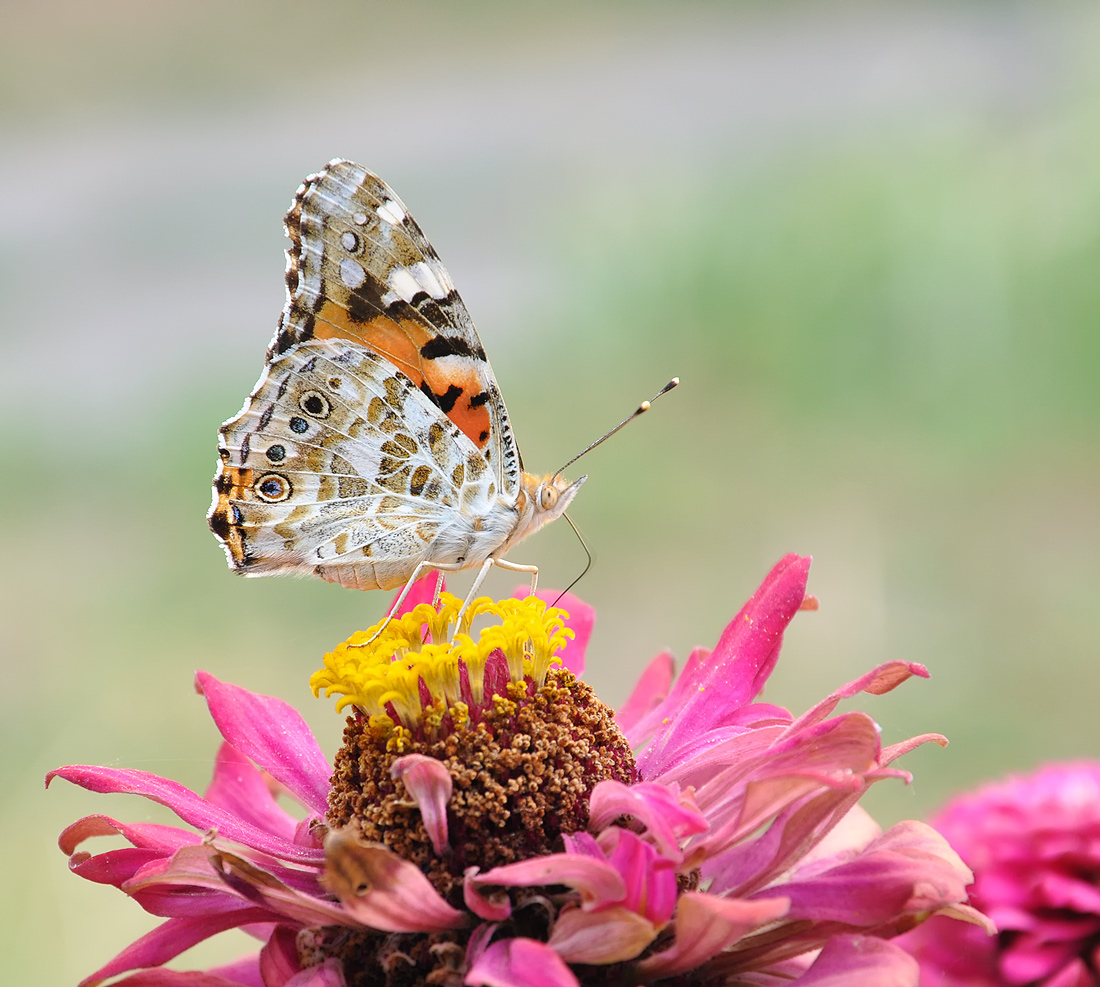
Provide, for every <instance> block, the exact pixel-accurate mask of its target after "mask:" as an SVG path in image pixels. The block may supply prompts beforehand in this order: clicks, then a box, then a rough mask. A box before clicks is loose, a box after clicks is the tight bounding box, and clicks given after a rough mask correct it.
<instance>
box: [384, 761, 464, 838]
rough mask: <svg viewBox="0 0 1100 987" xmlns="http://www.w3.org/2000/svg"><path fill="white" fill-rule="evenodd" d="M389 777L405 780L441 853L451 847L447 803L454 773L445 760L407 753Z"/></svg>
mask: <svg viewBox="0 0 1100 987" xmlns="http://www.w3.org/2000/svg"><path fill="white" fill-rule="evenodd" d="M390 777H392V778H399V779H401V781H403V782H404V783H405V788H407V789H408V791H409V795H410V796H411V797H412V799H413V801H414V802H416V805H417V808H419V809H420V818H421V819H423V820H424V829H425V830H427V833H428V838H429V839H430V840H431V841H432V846H433V847H435V852H436V853H438V854H439V855H440V856H443V855H444V853H445V852H446V851H448V850H450V844H449V843H448V842H447V803H448V802H449V801H450V800H451V791H452V790H453V782H452V781H451V773H450V772H449V771H448V770H447V768H446V766H445V765H444V764H443V762H442V761H439V760H437V759H436V758H434V757H425V756H424V755H423V754H406V755H405V756H404V757H399V758H398V759H397V760H396V761H394V762H393V764H392V765H391V767H390Z"/></svg>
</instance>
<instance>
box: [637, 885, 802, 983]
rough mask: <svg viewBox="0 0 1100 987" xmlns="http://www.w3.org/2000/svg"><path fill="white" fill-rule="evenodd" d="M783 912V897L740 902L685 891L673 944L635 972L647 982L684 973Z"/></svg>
mask: <svg viewBox="0 0 1100 987" xmlns="http://www.w3.org/2000/svg"><path fill="white" fill-rule="evenodd" d="M786 912H787V901H786V899H784V898H766V899H762V900H760V901H742V900H738V899H735V898H734V899H731V898H716V897H713V896H711V895H706V894H700V893H699V892H696V891H688V892H685V893H684V894H683V895H681V896H680V902H679V905H678V906H677V908H676V939H675V941H674V942H673V944H672V946H671V947H669V948H668V949H666V950H664V951H663V952H660V953H654V954H653V955H652V956H648V957H646V958H645V959H644V960H642V961H641V962H640V963H639V964H638V973H639V974H640V975H641V977H642V978H643V979H648V980H660V979H662V978H664V977H672V976H675V975H676V974H678V973H685V972H687V971H688V970H690V969H692V968H693V967H697V966H700V965H702V964H703V963H704V962H706V961H707V960H709V959H711V958H712V957H714V956H715V955H717V954H718V953H720V952H722V950H724V949H726V948H727V947H728V946H730V945H732V944H733V943H735V942H736V941H737V940H738V939H740V938H741V937H742V936H744V935H747V934H748V933H750V932H752V931H753V930H754V929H758V928H760V926H762V925H766V924H767V923H769V922H774V921H775V920H776V919H778V918H782V917H783V916H784V915H785V914H786Z"/></svg>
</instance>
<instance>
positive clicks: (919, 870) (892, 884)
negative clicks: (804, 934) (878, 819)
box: [757, 822, 972, 928]
mask: <svg viewBox="0 0 1100 987" xmlns="http://www.w3.org/2000/svg"><path fill="white" fill-rule="evenodd" d="M971 878H972V876H971V874H970V871H969V870H968V869H967V867H966V865H965V864H963V862H962V861H961V860H960V859H959V857H958V854H956V853H955V851H954V850H952V849H951V847H950V845H949V844H948V843H947V841H946V840H945V839H944V838H943V837H942V836H940V835H939V833H937V832H936V831H935V830H934V829H932V827H931V826H927V825H925V824H924V823H919V822H903V823H898V824H897V825H896V826H893V827H891V828H890V829H889V830H887V831H886V832H885V833H884V834H883V835H882V836H881V837H879V838H878V839H876V840H873V841H872V842H871V843H870V844H868V846H867V847H866V848H865V849H864V850H863V851H862V852H861V853H860V854H859V855H858V856H856V857H855V858H854V859H851V860H848V861H846V862H843V863H840V864H838V865H837V866H835V867H832V868H829V869H828V870H825V871H823V872H821V873H819V874H816V875H814V876H811V877H807V878H806V879H804V880H800V879H799V878H798V875H797V873H796V878H795V880H793V881H788V882H785V883H782V884H779V885H776V886H775V887H772V888H769V889H768V890H766V891H763V892H761V893H760V895H759V896H758V897H757V900H759V898H763V897H766V896H770V895H782V896H783V897H784V898H787V899H789V901H790V911H789V912H788V914H787V917H788V919H789V920H791V921H798V920H800V919H805V920H808V921H813V922H840V923H843V924H845V925H848V926H851V927H853V928H874V927H876V926H879V925H882V924H883V923H887V922H891V921H894V920H896V919H897V918H898V917H899V916H902V915H917V914H922V913H925V912H934V911H936V910H937V909H939V908H942V907H943V906H945V905H950V904H954V903H956V902H963V901H965V900H966V896H967V895H966V887H967V885H968V884H969V883H970V881H971Z"/></svg>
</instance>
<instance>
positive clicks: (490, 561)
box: [455, 556, 539, 627]
mask: <svg viewBox="0 0 1100 987" xmlns="http://www.w3.org/2000/svg"><path fill="white" fill-rule="evenodd" d="M493 566H499V567H500V568H501V569H508V570H509V571H510V572H527V573H530V574H531V595H532V596H533V595H534V593H535V588H536V586H538V581H539V567H538V566H537V565H520V564H519V563H518V562H508V561H507V560H506V559H495V558H493V557H492V556H490V557H489V558H487V559H486V560H485V561H484V562H482V563H481V568H480V569H479V570H478V573H477V575H476V576H475V577H474V584H473V586H471V587H470V592H469V593H467V594H466V599H465V600H463V601H462V609H461V610H459V611H458V616H457V617H456V618H455V626H456V627H461V626H462V618H463V617H464V616H465V615H466V610H467V608H468V607H469V606H470V604H471V603H473V602H474V597H475V596H476V595H477V591H478V590H479V589H480V588H481V584H482V583H483V582H484V581H485V577H486V576H487V575H489V570H490V569H491V568H492V567H493Z"/></svg>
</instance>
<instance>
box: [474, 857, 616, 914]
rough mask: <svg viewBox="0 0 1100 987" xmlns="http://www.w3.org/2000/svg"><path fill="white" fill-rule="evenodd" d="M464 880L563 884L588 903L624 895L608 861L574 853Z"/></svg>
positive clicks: (507, 866) (524, 862)
mask: <svg viewBox="0 0 1100 987" xmlns="http://www.w3.org/2000/svg"><path fill="white" fill-rule="evenodd" d="M467 880H468V881H469V882H471V883H472V884H474V885H475V886H476V887H478V888H480V887H481V886H483V885H487V884H490V885H491V884H498V885H501V886H502V887H508V888H517V887H538V886H540V885H547V884H564V885H565V886H566V887H568V888H573V889H574V890H575V891H579V892H580V893H581V896H582V897H583V898H584V899H585V900H586V902H588V903H590V904H592V903H595V904H598V903H600V902H619V901H622V900H623V897H624V895H625V894H626V886H625V885H624V884H623V879H622V877H620V876H619V872H618V871H617V870H615V868H614V867H612V866H611V864H609V863H607V862H605V861H603V860H597V859H596V858H594V857H589V856H587V855H581V854H576V853H551V854H548V855H547V856H544V857H530V858H529V859H527V860H520V861H517V862H516V863H514V864H505V865H504V866H503V867H494V868H493V869H492V870H490V871H486V872H485V873H484V874H477V875H473V876H471V877H470V878H468V879H467Z"/></svg>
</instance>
